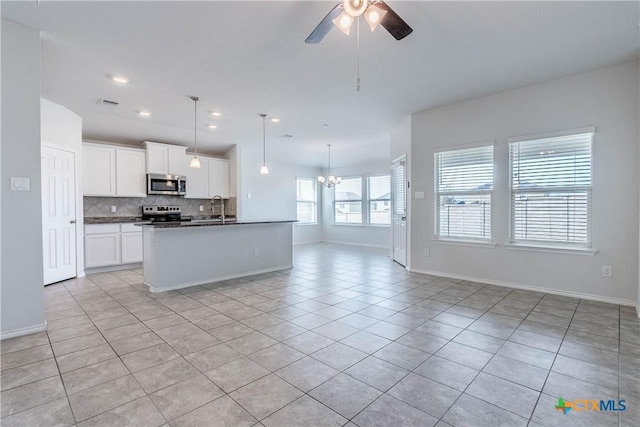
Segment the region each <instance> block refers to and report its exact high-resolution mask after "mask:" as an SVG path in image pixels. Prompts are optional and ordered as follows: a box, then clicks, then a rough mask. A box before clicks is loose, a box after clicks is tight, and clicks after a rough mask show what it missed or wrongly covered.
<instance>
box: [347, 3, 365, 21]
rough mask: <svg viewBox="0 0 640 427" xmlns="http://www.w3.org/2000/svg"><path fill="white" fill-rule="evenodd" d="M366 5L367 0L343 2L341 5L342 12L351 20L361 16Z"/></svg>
mask: <svg viewBox="0 0 640 427" xmlns="http://www.w3.org/2000/svg"><path fill="white" fill-rule="evenodd" d="M368 5H369V0H344V3H343V6H344V11H345V12H347V14H348V15H349V16H351V17H352V18H357V17H358V16H360V15H362V14H363V13H364V11H365V10H367V6H368Z"/></svg>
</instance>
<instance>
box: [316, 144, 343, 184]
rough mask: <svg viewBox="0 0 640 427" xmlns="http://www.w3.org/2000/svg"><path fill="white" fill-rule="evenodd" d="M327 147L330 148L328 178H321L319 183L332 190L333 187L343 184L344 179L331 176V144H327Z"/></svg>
mask: <svg viewBox="0 0 640 427" xmlns="http://www.w3.org/2000/svg"><path fill="white" fill-rule="evenodd" d="M327 147H328V148H329V168H328V177H327V178H325V177H324V176H319V177H318V182H319V183H320V184H322V185H324V186H325V187H327V188H331V187H333V186H336V185H338V184H340V183H341V182H342V177H339V176H333V175H331V144H327Z"/></svg>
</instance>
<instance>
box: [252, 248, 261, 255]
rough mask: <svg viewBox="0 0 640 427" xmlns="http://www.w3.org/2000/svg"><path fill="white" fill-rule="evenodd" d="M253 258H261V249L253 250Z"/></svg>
mask: <svg viewBox="0 0 640 427" xmlns="http://www.w3.org/2000/svg"><path fill="white" fill-rule="evenodd" d="M253 256H260V249H259V248H255V249H254V250H253Z"/></svg>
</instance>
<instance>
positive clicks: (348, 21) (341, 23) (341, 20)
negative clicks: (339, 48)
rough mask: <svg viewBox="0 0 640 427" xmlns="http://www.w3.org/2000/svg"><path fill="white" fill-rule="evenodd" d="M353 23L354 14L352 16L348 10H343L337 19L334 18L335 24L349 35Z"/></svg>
mask: <svg viewBox="0 0 640 427" xmlns="http://www.w3.org/2000/svg"><path fill="white" fill-rule="evenodd" d="M352 24H353V16H350V15H349V14H348V13H347V12H345V11H342V13H341V14H340V15H338V17H337V18H336V19H334V20H333V25H335V26H336V27H338V29H339V30H340V31H342V32H343V33H345V34H346V35H349V33H350V32H351V25H352Z"/></svg>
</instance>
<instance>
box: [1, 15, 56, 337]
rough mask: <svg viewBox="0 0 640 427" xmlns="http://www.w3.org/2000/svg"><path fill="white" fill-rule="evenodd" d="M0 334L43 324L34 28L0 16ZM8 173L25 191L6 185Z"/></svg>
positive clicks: (37, 36)
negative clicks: (22, 182) (22, 180)
mask: <svg viewBox="0 0 640 427" xmlns="http://www.w3.org/2000/svg"><path fill="white" fill-rule="evenodd" d="M1 40H2V135H1V138H0V139H1V140H2V160H1V167H2V169H1V175H2V179H1V180H0V182H1V183H2V185H1V186H0V189H1V191H2V194H1V198H2V202H1V210H2V213H1V218H2V224H1V228H2V232H1V234H0V236H1V245H2V268H1V286H0V292H1V293H2V297H1V298H0V299H1V307H2V317H1V320H2V321H1V323H2V326H1V329H0V337H1V338H8V337H11V336H17V335H23V334H26V333H31V332H36V331H39V330H43V329H44V328H45V319H44V278H43V267H42V225H41V224H42V219H41V210H42V204H41V195H40V176H41V173H40V34H39V33H38V31H36V30H33V29H31V28H27V27H24V26H22V25H19V24H16V23H14V22H11V21H6V20H2V35H1ZM11 177H25V178H29V180H30V191H10V181H11Z"/></svg>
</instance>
